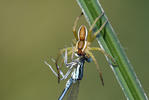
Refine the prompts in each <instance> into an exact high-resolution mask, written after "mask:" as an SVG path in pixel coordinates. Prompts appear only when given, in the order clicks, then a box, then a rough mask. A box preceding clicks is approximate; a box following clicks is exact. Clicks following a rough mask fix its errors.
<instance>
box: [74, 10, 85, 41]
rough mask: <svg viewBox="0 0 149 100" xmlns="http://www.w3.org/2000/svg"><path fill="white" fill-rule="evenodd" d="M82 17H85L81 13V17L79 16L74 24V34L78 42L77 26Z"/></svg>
mask: <svg viewBox="0 0 149 100" xmlns="http://www.w3.org/2000/svg"><path fill="white" fill-rule="evenodd" d="M82 15H83V13H81V14H80V16H78V17H77V18H76V20H75V22H74V25H73V34H74V36H75V38H76V40H78V35H77V32H76V26H77V24H78V21H79V19H80V17H81V16H82Z"/></svg>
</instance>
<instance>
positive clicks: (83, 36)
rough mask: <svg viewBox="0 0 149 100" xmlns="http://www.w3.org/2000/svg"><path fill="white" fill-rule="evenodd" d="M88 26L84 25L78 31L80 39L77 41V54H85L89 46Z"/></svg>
mask: <svg viewBox="0 0 149 100" xmlns="http://www.w3.org/2000/svg"><path fill="white" fill-rule="evenodd" d="M87 34H88V32H87V28H86V27H85V26H84V25H82V26H81V27H80V29H79V31H78V40H77V43H76V49H77V54H78V55H79V56H84V55H85V49H86V47H87Z"/></svg>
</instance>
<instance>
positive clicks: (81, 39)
mask: <svg viewBox="0 0 149 100" xmlns="http://www.w3.org/2000/svg"><path fill="white" fill-rule="evenodd" d="M82 15H83V13H81V14H80V16H78V17H77V18H76V20H75V22H74V25H73V34H74V37H75V40H76V41H75V42H74V44H75V46H72V47H67V48H63V49H61V50H60V53H59V56H58V57H57V60H56V63H55V64H56V67H57V66H58V65H57V63H58V59H59V57H60V55H62V54H63V52H64V51H65V50H67V51H68V56H69V55H72V56H73V55H74V54H75V55H76V56H77V57H83V56H84V57H85V56H87V57H88V58H89V57H90V58H91V59H92V60H93V61H94V63H95V65H96V69H97V70H98V72H99V76H100V79H101V81H102V84H103V85H104V82H103V77H102V72H101V70H100V68H99V65H98V63H97V61H96V58H95V57H94V55H93V53H92V52H91V51H99V52H101V53H103V54H104V55H105V56H107V57H108V58H110V59H111V61H112V62H115V61H114V59H113V57H112V56H110V55H109V54H107V53H106V52H105V51H104V50H103V49H101V48H99V47H90V45H91V43H92V42H93V40H95V38H96V37H97V36H98V35H99V34H100V32H101V31H102V29H103V28H104V27H105V26H106V24H107V23H108V20H106V21H105V22H104V23H103V24H102V25H101V27H100V28H99V30H97V31H96V32H94V34H92V32H93V29H94V26H95V24H96V23H97V21H98V20H99V19H101V18H102V16H103V15H104V12H102V14H101V15H100V16H98V17H97V18H96V19H95V21H94V22H93V24H92V25H91V27H90V28H89V30H87V28H86V26H85V25H81V26H80V28H79V30H78V33H77V32H76V26H77V24H78V21H79V19H80V17H81V16H82ZM62 60H64V59H62ZM61 63H62V62H61ZM57 71H58V76H59V75H60V74H59V73H60V67H57ZM59 79H60V78H59V77H58V80H59Z"/></svg>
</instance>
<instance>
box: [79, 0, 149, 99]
mask: <svg viewBox="0 0 149 100" xmlns="http://www.w3.org/2000/svg"><path fill="white" fill-rule="evenodd" d="M77 2H78V4H79V6H80V7H81V9H82V11H83V13H84V15H85V17H86V19H87V22H88V23H89V25H91V24H92V23H93V22H94V20H95V19H96V18H97V17H98V16H99V15H100V14H101V13H102V12H104V11H103V9H102V7H101V5H100V3H99V2H98V0H77ZM105 20H108V19H107V16H106V15H104V16H103V17H102V19H101V20H100V21H99V22H98V23H96V25H95V27H96V28H97V29H99V27H100V26H101V25H102V23H103V22H104V21H105ZM97 41H98V43H99V45H100V47H101V48H103V49H104V50H105V51H106V52H107V53H108V54H110V55H111V56H113V58H114V59H115V60H116V63H117V66H116V67H114V66H112V65H111V68H112V70H113V72H114V74H115V76H116V79H117V80H118V82H119V84H120V86H121V88H122V90H123V92H124V94H125V96H126V98H127V99H128V100H148V98H147V96H146V94H145V92H144V90H143V88H142V87H141V84H140V82H139V80H138V78H137V76H136V74H135V72H134V70H133V67H132V65H131V64H130V62H129V60H128V58H127V56H126V54H125V52H124V50H123V48H122V46H121V44H120V42H119V40H118V38H117V36H116V34H115V32H114V30H113V28H112V26H111V24H110V23H108V24H106V26H105V28H104V29H103V31H102V32H101V35H100V37H99V38H97ZM107 60H108V59H107Z"/></svg>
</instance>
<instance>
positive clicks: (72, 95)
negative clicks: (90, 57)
mask: <svg viewBox="0 0 149 100" xmlns="http://www.w3.org/2000/svg"><path fill="white" fill-rule="evenodd" d="M79 84H80V80H76V82H75V83H72V85H71V87H70V88H69V90H68V91H67V93H66V95H65V96H64V99H63V100H77V97H78V93H79Z"/></svg>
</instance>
